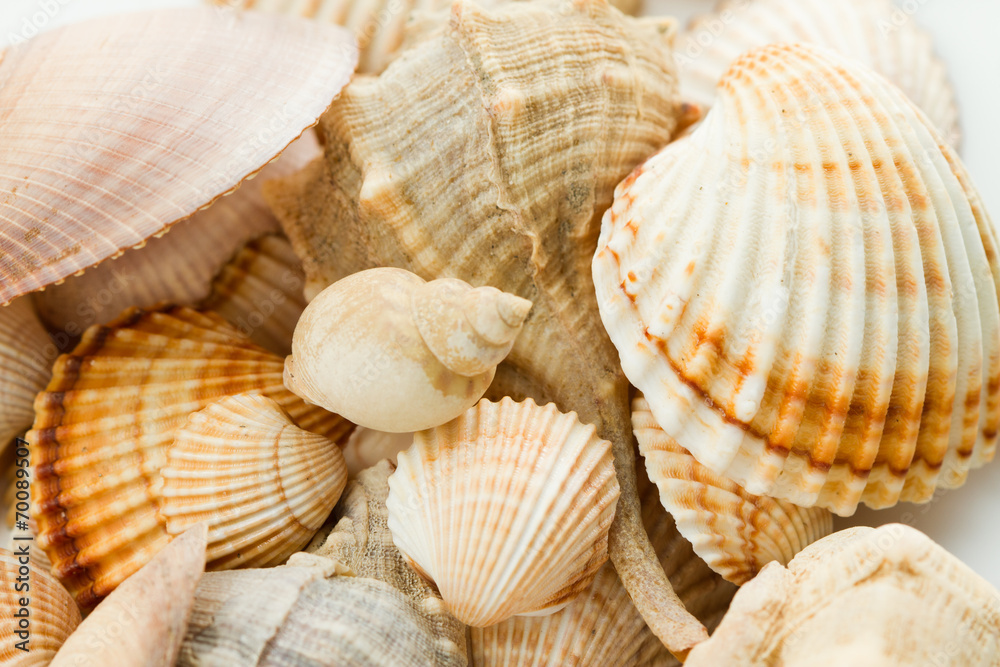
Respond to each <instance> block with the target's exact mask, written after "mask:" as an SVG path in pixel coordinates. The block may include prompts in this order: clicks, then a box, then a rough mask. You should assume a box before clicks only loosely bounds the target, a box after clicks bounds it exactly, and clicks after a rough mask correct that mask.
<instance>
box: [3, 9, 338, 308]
mask: <svg viewBox="0 0 1000 667" xmlns="http://www.w3.org/2000/svg"><path fill="white" fill-rule="evenodd" d="M356 62H357V51H356V48H355V46H354V39H353V37H352V36H350V34H349V33H347V32H346V31H344V30H342V29H340V28H336V27H333V26H323V25H320V24H318V23H315V22H308V21H295V20H292V19H276V18H274V17H266V16H259V15H254V14H249V13H248V14H245V15H241V16H239V17H238V18H236V17H233V16H225V15H224V14H223V13H221V12H219V11H217V10H214V9H209V8H207V7H206V8H191V9H177V10H167V11H153V12H144V13H139V14H125V15H122V16H115V17H110V18H101V19H99V20H94V21H92V22H89V23H80V24H76V25H70V26H67V27H64V28H60V29H57V30H53V31H51V32H46V33H43V34H41V35H39V36H38V37H37V38H34V39H31V40H30V41H27V42H24V43H21V44H18V45H15V46H12V47H11V48H9V49H7V50H6V51H5V52H4V58H3V62H2V63H0V91H2V92H0V106H2V107H3V108H5V109H7V112H5V116H4V123H3V128H2V130H0V146H2V152H0V165H3V167H2V169H0V182H2V183H3V184H4V185H3V189H4V191H5V192H8V194H9V196H6V197H5V198H4V199H3V201H2V202H0V218H3V220H5V221H6V222H5V224H4V226H3V229H2V230H0V303H6V302H9V301H10V300H12V299H13V298H14V297H17V296H20V295H22V294H25V293H27V292H31V291H35V290H38V289H40V288H43V287H45V286H46V285H50V284H52V283H55V282H58V281H60V280H62V279H64V278H67V277H69V276H70V275H72V274H74V273H78V272H80V271H82V270H84V269H86V268H87V267H89V266H93V265H94V264H97V263H98V262H100V261H101V260H103V259H106V258H108V257H112V256H115V255H117V254H120V252H121V251H122V250H124V249H126V248H130V247H132V246H135V245H138V244H141V243H142V242H143V241H145V240H146V239H147V238H148V237H150V236H153V235H154V234H158V233H160V232H163V231H164V230H165V229H167V227H169V226H170V225H171V224H172V223H174V222H176V221H178V220H182V219H184V218H186V217H188V216H190V215H192V214H193V213H194V212H195V211H197V210H198V209H200V208H202V207H204V206H205V205H207V204H209V203H211V202H212V201H214V200H215V199H217V198H218V197H219V196H221V195H223V194H225V193H227V192H229V191H231V190H233V189H234V188H236V187H237V186H238V185H239V184H240V182H241V181H242V180H243V179H245V178H246V177H247V176H249V175H250V174H253V173H255V172H256V171H258V170H259V169H260V168H261V165H263V164H265V163H267V162H268V161H270V160H271V159H273V158H274V156H275V155H277V154H278V153H280V152H281V150H282V149H283V148H284V147H285V146H287V145H288V144H289V143H291V142H292V141H293V140H294V139H295V138H296V137H297V136H299V134H300V133H301V132H302V131H303V129H305V128H307V127H309V126H311V125H313V124H314V123H315V122H316V120H317V118H318V117H319V116H320V114H321V113H323V112H324V111H325V110H326V108H327V106H328V105H329V103H330V100H331V99H333V98H334V97H335V96H336V95H337V93H338V92H339V91H340V89H341V88H342V87H343V86H344V85H345V84H346V83H347V81H348V79H349V78H350V75H351V72H352V71H353V70H354V65H355V63H356ZM67 77H69V78H67ZM67 81H72V84H71V85H70V84H68V83H67ZM25 127H30V128H31V131H30V132H26V131H25Z"/></svg>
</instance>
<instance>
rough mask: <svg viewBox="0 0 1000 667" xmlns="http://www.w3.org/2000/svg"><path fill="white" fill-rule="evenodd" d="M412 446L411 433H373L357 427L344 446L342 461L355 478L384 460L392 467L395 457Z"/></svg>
mask: <svg viewBox="0 0 1000 667" xmlns="http://www.w3.org/2000/svg"><path fill="white" fill-rule="evenodd" d="M412 444H413V434H412V433H386V432H384V431H373V430H372V429H370V428H365V427H364V426H359V427H357V428H356V429H354V432H353V433H351V437H349V438H348V439H347V444H346V445H344V449H343V454H344V460H345V461H346V462H347V472H349V473H350V474H351V476H352V477H355V476H357V475H358V473H360V472H361V471H362V470H365V469H366V468H371V467H372V466H373V465H375V464H376V463H378V462H379V461H381V460H382V459H386V460H388V461H389V462H391V463H392V464H393V465H395V464H396V456H397V455H398V454H399V453H400V452H401V451H403V450H405V449H409V447H410V445H412Z"/></svg>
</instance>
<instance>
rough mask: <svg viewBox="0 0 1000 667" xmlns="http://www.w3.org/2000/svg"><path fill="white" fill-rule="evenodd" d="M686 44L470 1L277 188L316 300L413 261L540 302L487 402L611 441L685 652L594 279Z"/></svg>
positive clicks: (687, 626) (627, 578) (555, 7)
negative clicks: (645, 523)
mask: <svg viewBox="0 0 1000 667" xmlns="http://www.w3.org/2000/svg"><path fill="white" fill-rule="evenodd" d="M672 31H673V23H672V22H671V21H669V20H662V21H660V22H655V21H650V20H636V19H631V18H628V17H624V16H622V15H621V14H620V13H619V12H618V11H617V10H615V9H613V8H611V7H609V6H608V5H607V4H606V3H605V2H603V1H599V0H579V1H577V2H572V3H549V2H545V1H541V2H530V3H513V4H510V5H506V6H504V7H502V8H500V9H497V10H496V11H495V12H488V11H485V10H483V9H481V8H479V7H477V6H476V5H474V4H472V3H470V2H458V3H457V4H455V5H454V7H453V9H452V14H451V23H450V24H449V25H446V26H445V27H444V28H443V29H442V30H441V31H440V33H439V34H435V35H434V36H427V37H426V38H424V39H422V40H421V41H419V42H418V43H417V44H416V45H415V46H414V47H413V48H412V49H411V50H409V51H408V52H407V54H406V56H405V57H403V58H400V59H398V60H396V61H394V62H393V63H392V64H391V65H390V66H389V67H388V68H387V69H386V71H385V72H383V73H382V74H381V75H380V76H379V77H377V78H371V77H359V78H357V79H355V80H354V81H353V82H352V83H351V84H350V85H349V86H348V87H347V88H346V89H345V91H344V93H343V95H342V96H341V98H340V99H339V100H338V101H337V102H335V103H334V105H333V106H332V107H331V110H330V112H328V113H327V114H326V116H324V120H323V122H322V128H321V130H322V135H323V136H324V138H325V141H326V143H325V150H326V154H325V159H324V161H323V162H316V163H313V164H312V165H310V167H308V168H307V169H306V170H305V171H303V172H302V173H301V174H299V175H297V176H295V177H292V178H289V179H284V180H282V181H278V182H277V183H276V184H273V185H272V184H268V185H265V188H264V193H265V197H267V198H268V201H269V202H270V203H271V205H272V207H273V208H274V209H275V212H276V213H277V215H278V217H279V219H280V220H281V221H282V225H283V227H284V228H285V231H286V233H287V234H288V236H289V238H290V240H291V241H292V246H293V247H294V248H295V249H296V252H297V254H299V256H300V257H302V258H303V265H304V267H305V270H306V276H307V286H306V296H307V297H309V296H313V295H315V294H317V293H318V292H319V291H320V290H321V289H323V288H324V287H326V286H327V285H329V284H331V283H333V282H335V281H337V280H339V279H340V278H343V277H344V276H345V275H349V274H351V273H354V272H357V271H360V270H363V269H367V268H371V267H375V266H396V267H400V268H405V269H408V270H410V271H413V272H414V273H416V274H418V275H419V276H421V277H422V278H424V279H434V278H441V277H453V278H459V279H462V280H464V281H466V282H469V283H470V284H472V285H493V286H495V287H497V288H499V289H501V290H503V291H505V292H509V293H511V294H516V295H518V296H521V297H523V298H526V299H529V300H531V301H532V303H533V306H532V310H531V312H530V313H529V315H528V319H527V320H526V321H525V324H524V331H523V333H522V335H521V336H520V337H519V338H518V340H517V341H516V342H515V344H514V347H513V349H512V351H511V354H510V355H509V357H508V358H507V360H506V361H505V362H504V363H503V364H501V365H500V367H499V368H498V369H497V377H496V379H495V380H494V383H493V386H492V388H491V390H490V393H489V395H490V396H492V397H494V398H499V397H503V396H508V395H509V396H512V397H514V398H523V397H526V396H531V397H532V398H534V399H535V400H536V401H537V402H539V403H547V402H554V403H556V404H557V405H559V407H560V409H562V410H567V411H570V410H572V411H575V412H576V413H577V414H578V415H579V416H580V420H581V421H582V422H583V423H590V424H594V425H595V426H597V429H598V435H600V436H601V437H602V438H604V439H606V440H609V441H611V442H612V444H613V447H614V453H615V468H616V470H617V472H618V476H619V484H620V486H621V492H622V496H621V498H620V500H619V503H618V509H617V513H616V517H615V524H614V525H613V526H612V529H611V533H610V538H609V552H610V555H611V558H612V560H614V561H615V565H616V567H617V569H618V574H619V575H620V576H621V577H622V579H623V581H624V582H625V586H626V588H627V589H628V590H629V593H630V594H631V595H632V598H633V599H634V600H635V601H636V604H637V606H638V607H639V609H640V611H642V612H643V614H644V616H645V618H646V620H647V621H648V622H649V623H651V624H652V626H653V629H654V631H655V632H656V634H657V636H659V637H660V638H661V639H663V640H664V641H667V642H669V643H670V645H671V647H672V648H674V649H675V650H677V651H678V652H683V651H684V650H685V648H688V647H690V646H692V645H693V644H694V643H697V642H698V641H701V640H702V639H704V638H705V637H706V636H707V635H706V634H705V631H704V628H703V627H702V626H701V624H700V623H699V622H698V621H697V620H696V619H695V618H694V617H692V616H691V615H690V614H688V613H687V612H686V611H684V609H683V607H682V606H681V603H680V600H679V599H678V598H677V597H676V595H673V594H672V592H671V590H670V585H669V582H668V580H667V577H666V575H665V574H664V573H663V571H662V568H661V567H660V565H659V563H658V561H657V559H656V554H655V553H654V551H653V549H652V547H651V546H650V545H649V543H648V540H647V538H646V536H645V531H644V530H643V528H642V524H641V522H640V520H639V509H638V502H637V500H636V496H635V489H634V487H635V480H634V472H633V471H634V458H633V450H632V436H631V428H630V423H629V405H628V383H627V382H626V381H625V378H624V376H623V375H622V372H621V368H620V366H619V362H618V356H617V353H616V351H615V349H614V346H613V345H611V343H610V342H609V341H608V339H607V337H606V334H605V332H604V329H603V327H602V325H601V322H600V318H599V315H598V312H597V304H596V301H595V300H594V297H593V290H594V287H593V282H592V279H591V275H590V261H591V258H592V255H593V250H594V248H595V244H596V240H597V233H598V225H597V220H598V219H599V216H600V215H601V214H602V212H603V211H604V209H605V208H606V207H607V206H608V205H610V203H611V200H612V195H613V191H614V187H615V185H616V184H617V183H618V182H620V181H621V179H622V178H624V177H625V176H626V175H627V174H628V173H629V171H630V170H632V169H633V168H634V167H635V166H636V165H637V164H639V163H640V162H641V161H642V160H644V159H645V158H647V157H648V156H649V155H651V154H652V153H654V152H655V151H656V150H657V149H659V148H660V147H662V146H663V145H664V144H666V143H667V141H669V139H670V137H671V135H672V133H673V132H674V130H675V129H676V127H677V118H678V117H679V116H680V115H681V104H680V102H679V100H678V97H677V92H676V89H677V84H676V75H675V72H674V68H673V62H672V51H671V45H672ZM388 99H391V100H393V102H392V104H391V105H389V104H387V103H386V100H388ZM539 184H541V187H540V186H539Z"/></svg>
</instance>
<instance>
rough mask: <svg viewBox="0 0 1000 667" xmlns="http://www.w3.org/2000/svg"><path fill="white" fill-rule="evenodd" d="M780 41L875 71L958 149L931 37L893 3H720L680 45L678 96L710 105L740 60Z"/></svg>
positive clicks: (948, 92) (950, 98) (954, 110)
mask: <svg viewBox="0 0 1000 667" xmlns="http://www.w3.org/2000/svg"><path fill="white" fill-rule="evenodd" d="M779 42H805V43H810V44H815V45H817V46H821V47H826V48H830V49H833V50H834V51H837V52H838V53H840V54H842V55H844V56H846V57H848V58H851V59H853V60H857V61H858V62H861V63H863V64H865V65H866V66H868V67H870V68H872V69H873V70H875V71H876V72H878V73H879V74H881V75H882V76H884V77H885V78H887V79H888V80H889V81H891V82H892V83H894V84H895V85H897V86H899V88H900V89H901V90H902V91H903V92H904V93H905V94H906V96H907V97H909V98H910V100H912V101H913V103H914V104H916V105H917V106H918V107H920V108H921V110H923V112H924V113H925V114H927V117H928V119H929V120H930V121H931V123H933V124H934V126H935V127H937V129H938V131H939V132H941V134H942V135H944V137H945V139H947V140H948V142H949V143H950V144H951V145H952V146H954V147H956V148H957V147H958V145H959V142H960V140H961V133H960V130H959V122H958V120H959V119H958V115H959V114H958V103H957V101H956V99H955V91H954V89H953V88H952V85H951V81H949V79H948V72H947V69H946V67H945V65H944V63H943V62H942V61H941V60H940V59H939V58H938V57H937V55H936V54H935V53H934V45H933V43H932V40H931V36H930V35H929V34H928V33H927V32H926V31H925V30H923V29H922V28H921V27H920V25H919V24H918V23H917V22H916V21H914V20H913V19H912V17H909V16H907V15H906V13H905V12H904V11H903V10H902V9H901V8H899V7H897V6H896V5H894V4H893V2H892V0H845V1H844V2H826V1H825V0H721V1H720V2H719V3H718V5H717V6H716V9H715V11H714V13H711V14H707V15H705V16H701V17H698V18H696V19H695V20H694V21H692V22H691V25H690V26H689V27H688V29H687V30H686V31H684V32H682V33H681V36H680V38H679V39H678V43H677V53H676V58H677V65H678V72H679V73H680V78H681V92H682V94H683V95H684V97H685V99H688V100H689V101H691V102H695V103H697V104H699V105H702V106H709V105H711V104H712V102H713V99H714V98H715V94H716V85H717V84H718V83H719V80H720V79H722V77H723V75H724V74H725V73H726V70H727V69H729V67H730V66H731V65H732V64H733V62H734V61H735V60H736V59H737V58H738V57H739V56H740V55H742V54H743V53H745V52H746V51H749V50H751V49H753V48H756V47H760V46H764V45H766V44H776V43H779Z"/></svg>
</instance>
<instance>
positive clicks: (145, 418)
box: [26, 307, 350, 607]
mask: <svg viewBox="0 0 1000 667" xmlns="http://www.w3.org/2000/svg"><path fill="white" fill-rule="evenodd" d="M282 368H283V360H282V359H281V358H280V357H278V356H276V355H273V354H271V353H269V352H265V351H264V350H262V349H261V348H259V347H257V346H255V345H253V344H252V343H249V342H245V341H244V340H243V339H242V338H241V337H240V336H239V334H238V333H237V332H236V331H235V330H233V329H232V328H231V327H230V326H229V325H228V324H226V323H225V322H224V321H223V320H222V319H221V318H220V317H219V316H218V315H213V314H211V313H200V312H198V311H195V310H191V309H189V308H182V307H165V308H164V309H162V310H159V311H141V310H131V311H127V312H126V313H125V314H123V315H122V316H121V317H120V318H119V319H118V320H116V321H115V322H112V323H111V324H110V325H108V326H106V327H92V328H91V329H89V330H88V331H87V333H86V334H85V335H84V337H83V339H82V340H81V342H80V344H79V345H78V346H77V347H76V349H75V350H74V351H73V354H70V355H64V356H62V357H60V358H59V360H58V361H57V362H56V365H55V369H54V374H53V379H52V382H50V383H49V387H48V390H47V391H46V392H45V393H42V394H40V395H39V396H38V399H37V400H36V402H35V412H36V417H35V425H34V429H33V430H32V431H30V432H29V433H28V435H27V436H26V437H27V440H28V442H29V443H30V445H31V463H32V469H33V473H34V479H33V482H32V494H33V498H32V513H33V515H34V516H35V519H36V521H37V522H38V530H39V536H38V544H39V546H40V547H42V548H44V549H45V550H46V552H47V553H48V554H49V557H50V558H51V560H52V565H53V568H52V569H53V573H54V574H55V575H56V576H58V577H59V578H60V579H61V580H62V581H63V582H64V583H65V584H66V587H67V588H68V589H69V591H70V592H71V593H72V594H73V596H74V597H75V598H76V600H77V602H78V603H79V604H80V605H81V606H82V607H89V606H92V605H93V604H94V603H96V602H97V601H98V600H99V599H100V598H102V597H104V596H105V595H107V594H108V593H109V592H110V591H112V590H114V588H115V586H117V585H118V584H119V583H121V581H123V580H124V579H125V577H127V576H128V575H129V574H131V573H133V572H135V571H136V570H137V569H138V568H139V567H141V566H142V565H143V564H144V563H146V562H148V561H149V559H150V558H151V557H152V556H153V555H154V554H155V553H156V552H157V551H159V550H160V549H161V548H162V547H163V546H164V545H165V544H166V543H167V542H168V541H169V540H170V535H169V533H168V532H167V531H166V528H165V525H164V522H163V519H162V518H161V517H160V516H159V515H158V513H157V510H158V509H159V505H160V497H159V494H160V493H161V491H162V489H163V478H162V477H161V470H162V469H163V468H164V467H166V464H167V449H168V447H169V446H170V444H171V443H172V442H173V439H174V437H175V435H176V434H177V431H178V429H180V428H181V427H182V426H183V425H184V423H185V421H186V420H187V418H188V416H189V415H190V414H191V413H193V412H197V411H198V410H201V409H202V408H204V407H206V406H207V405H208V404H209V403H212V402H213V401H215V400H218V399H219V398H222V397H225V396H229V395H234V394H241V393H246V392H255V393H259V394H262V395H264V396H268V397H270V398H273V399H274V400H275V401H276V402H277V403H278V404H279V405H280V406H281V407H282V409H283V410H285V411H286V412H287V413H288V414H289V415H290V416H291V417H292V419H293V420H294V421H295V423H296V424H298V426H300V427H301V428H304V429H307V430H310V431H314V432H316V433H322V434H325V435H327V436H328V437H330V438H332V439H339V438H342V437H343V438H346V435H347V431H348V430H349V428H350V425H349V424H348V423H347V422H346V421H345V420H343V419H341V418H340V417H338V416H337V415H333V414H330V413H328V412H326V411H324V410H321V409H319V408H315V407H313V406H309V405H306V404H305V403H303V402H302V401H301V400H300V399H298V398H297V397H296V396H295V395H294V394H291V393H290V392H289V391H288V390H286V389H285V388H284V385H282V381H281V374H282Z"/></svg>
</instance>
